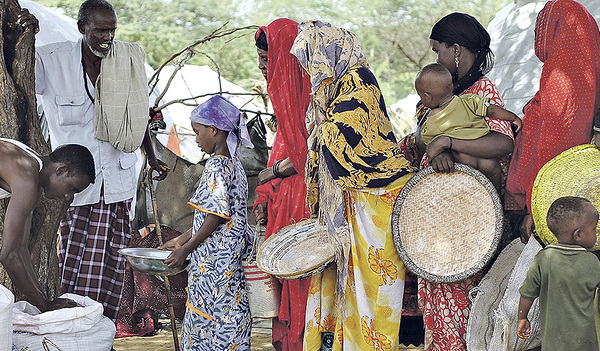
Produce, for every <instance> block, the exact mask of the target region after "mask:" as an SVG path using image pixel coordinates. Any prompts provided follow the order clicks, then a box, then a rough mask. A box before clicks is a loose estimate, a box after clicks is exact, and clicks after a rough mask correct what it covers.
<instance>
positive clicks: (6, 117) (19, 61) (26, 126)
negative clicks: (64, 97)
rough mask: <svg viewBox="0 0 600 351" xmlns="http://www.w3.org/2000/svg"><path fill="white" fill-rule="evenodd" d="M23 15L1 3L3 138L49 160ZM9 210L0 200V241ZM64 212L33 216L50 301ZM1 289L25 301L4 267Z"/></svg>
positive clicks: (36, 256) (45, 202)
mask: <svg viewBox="0 0 600 351" xmlns="http://www.w3.org/2000/svg"><path fill="white" fill-rule="evenodd" d="M20 10H21V7H20V5H19V3H18V2H17V0H0V22H1V24H2V25H1V27H0V31H1V32H2V33H1V34H2V35H0V44H1V46H0V47H1V48H2V49H3V50H2V55H0V136H2V137H5V138H11V139H16V140H20V141H21V142H23V143H25V144H27V145H29V146H30V147H31V148H32V149H34V150H36V151H37V152H38V153H40V154H41V155H48V154H49V153H50V146H49V145H48V144H47V143H46V141H45V140H44V137H43V135H42V131H41V128H40V120H39V118H38V115H37V108H36V107H37V105H36V98H35V77H34V75H35V46H34V44H35V33H34V31H33V29H32V28H28V29H26V30H23V28H22V27H20V26H17V24H16V19H17V15H18V14H19V12H20ZM7 205H8V199H6V200H0V240H1V236H2V234H1V233H2V232H3V231H4V215H5V214H6V206H7ZM66 207H67V204H66V202H65V201H62V200H49V199H46V198H45V197H42V199H41V200H40V203H39V204H38V206H37V207H36V209H35V211H34V212H33V223H32V226H31V233H30V240H29V251H30V252H31V260H32V262H33V267H34V269H35V271H36V273H37V275H38V280H39V281H40V282H41V284H42V286H43V287H44V288H45V290H46V294H47V296H48V297H49V298H54V297H56V296H57V295H58V294H59V292H60V277H59V272H58V257H57V254H56V239H57V230H58V224H59V222H60V219H61V218H62V216H63V214H64V213H65V209H66ZM0 242H1V241H0ZM0 284H2V285H4V286H6V287H8V288H9V289H10V290H11V291H13V292H14V293H15V295H16V296H17V297H18V298H22V296H23V295H22V294H19V292H18V291H15V288H14V286H13V285H12V282H11V281H10V278H9V277H8V274H7V273H6V271H5V270H4V269H3V268H2V267H0Z"/></svg>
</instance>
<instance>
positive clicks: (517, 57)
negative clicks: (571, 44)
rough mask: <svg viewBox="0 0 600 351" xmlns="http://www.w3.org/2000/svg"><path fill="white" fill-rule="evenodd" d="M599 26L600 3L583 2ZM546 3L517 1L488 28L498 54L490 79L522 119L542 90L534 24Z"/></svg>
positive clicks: (510, 107)
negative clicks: (536, 94)
mask: <svg viewBox="0 0 600 351" xmlns="http://www.w3.org/2000/svg"><path fill="white" fill-rule="evenodd" d="M579 2H580V3H581V4H583V5H584V6H585V7H586V8H587V10H588V11H590V13H591V14H592V15H593V16H594V18H596V22H600V0H581V1H579ZM545 4H546V1H529V0H516V1H515V2H514V3H512V4H510V5H508V6H506V7H505V8H503V9H502V10H500V11H499V12H498V13H497V14H496V17H495V18H494V19H493V20H492V21H491V22H490V24H489V25H488V32H489V33H490V36H491V38H492V44H491V48H492V51H493V52H494V54H495V63H494V68H493V69H492V71H491V72H490V73H489V74H488V75H487V76H488V77H489V78H490V79H491V80H492V82H494V83H495V84H496V86H497V87H498V89H499V90H500V96H501V97H502V99H503V100H504V103H505V104H506V108H507V109H508V110H510V111H512V112H514V113H516V114H517V115H519V117H521V118H522V117H523V106H525V104H527V102H528V101H529V100H530V99H531V98H532V97H533V96H534V95H535V93H536V92H537V91H538V89H539V85H540V77H541V75H542V62H540V60H539V59H538V58H537V56H535V52H534V47H533V42H534V38H535V33H534V29H535V21H536V19H537V15H538V13H539V12H540V11H541V10H542V9H543V8H544V5H545Z"/></svg>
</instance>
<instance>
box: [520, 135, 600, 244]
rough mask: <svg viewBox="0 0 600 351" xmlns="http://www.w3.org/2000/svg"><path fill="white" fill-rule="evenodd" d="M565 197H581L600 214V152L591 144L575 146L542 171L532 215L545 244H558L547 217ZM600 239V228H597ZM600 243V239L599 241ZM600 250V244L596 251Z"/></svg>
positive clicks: (534, 185) (538, 179)
mask: <svg viewBox="0 0 600 351" xmlns="http://www.w3.org/2000/svg"><path fill="white" fill-rule="evenodd" d="M562 196H580V197H583V198H586V199H588V200H590V201H591V202H592V203H593V204H594V206H595V207H596V209H597V210H598V211H600V150H599V149H598V148H597V147H596V146H594V145H591V144H585V145H579V146H575V147H572V148H570V149H568V150H566V151H564V152H563V153H561V154H560V155H558V156H556V157H555V158H553V159H552V160H550V161H548V162H547V163H546V164H545V165H544V166H543V167H542V168H541V169H540V171H539V172H538V175H537V177H536V178H535V181H534V182H533V189H532V191H531V215H532V217H533V221H534V223H535V230H536V232H537V234H538V236H539V237H540V239H542V241H543V242H544V243H545V244H556V243H557V240H556V237H555V236H554V234H552V232H551V231H550V229H549V228H548V223H547V222H546V214H547V213H548V209H549V208H550V205H552V203H553V202H554V201H555V200H556V199H558V198H559V197H562ZM596 237H597V238H600V226H599V227H597V228H596ZM599 241H600V239H599ZM598 249H600V245H598V244H596V246H594V248H593V250H598Z"/></svg>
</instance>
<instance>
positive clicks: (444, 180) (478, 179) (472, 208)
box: [392, 164, 503, 283]
mask: <svg viewBox="0 0 600 351" xmlns="http://www.w3.org/2000/svg"><path fill="white" fill-rule="evenodd" d="M455 168H456V171H454V172H452V173H436V172H434V171H433V169H431V168H426V169H424V170H422V171H420V172H419V173H417V174H416V175H415V176H414V177H413V179H411V180H410V181H409V183H407V185H406V186H405V187H404V189H403V190H402V192H401V193H400V196H399V197H398V199H397V201H396V204H395V208H394V213H393V215H392V216H393V217H396V218H393V219H392V227H393V231H394V241H395V243H396V248H397V249H398V253H399V254H400V257H401V258H402V260H403V261H404V263H405V265H406V266H407V268H409V269H410V270H411V271H412V272H413V273H415V274H417V275H419V276H421V277H423V278H425V279H427V280H429V281H432V282H436V283H450V282H455V281H459V280H463V279H466V278H468V277H469V276H471V275H473V274H475V273H476V272H478V271H479V270H480V269H481V268H483V266H484V265H485V264H486V263H487V262H488V261H489V259H490V258H491V256H492V255H493V254H494V252H495V250H496V248H497V246H498V242H499V239H500V234H501V231H502V224H503V217H502V206H501V203H500V199H499V197H498V195H497V193H496V191H495V189H494V187H493V185H492V184H491V182H490V181H489V180H488V179H487V178H486V177H485V176H484V175H483V174H481V173H480V172H479V171H476V170H474V169H472V168H470V167H468V166H465V165H462V164H455Z"/></svg>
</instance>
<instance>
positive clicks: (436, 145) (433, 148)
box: [425, 135, 452, 162]
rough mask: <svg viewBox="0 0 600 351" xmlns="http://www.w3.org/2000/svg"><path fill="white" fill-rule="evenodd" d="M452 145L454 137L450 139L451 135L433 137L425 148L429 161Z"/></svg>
mask: <svg viewBox="0 0 600 351" xmlns="http://www.w3.org/2000/svg"><path fill="white" fill-rule="evenodd" d="M451 145H452V139H450V137H447V136H444V135H442V136H439V137H437V138H435V139H433V141H432V142H431V143H429V145H427V148H426V149H425V152H426V153H427V157H428V158H429V161H430V162H431V160H433V159H434V158H436V157H437V156H438V155H439V154H441V153H442V152H444V151H446V150H448V149H449V148H450V146H451Z"/></svg>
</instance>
